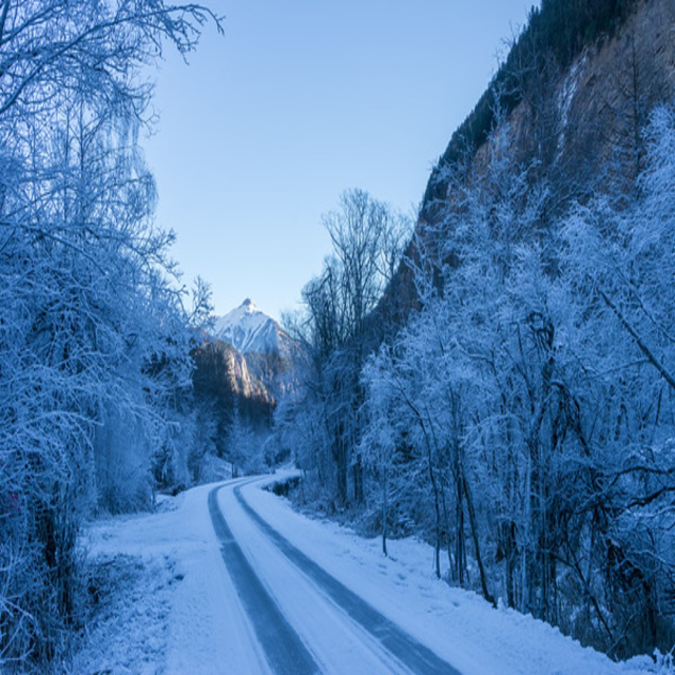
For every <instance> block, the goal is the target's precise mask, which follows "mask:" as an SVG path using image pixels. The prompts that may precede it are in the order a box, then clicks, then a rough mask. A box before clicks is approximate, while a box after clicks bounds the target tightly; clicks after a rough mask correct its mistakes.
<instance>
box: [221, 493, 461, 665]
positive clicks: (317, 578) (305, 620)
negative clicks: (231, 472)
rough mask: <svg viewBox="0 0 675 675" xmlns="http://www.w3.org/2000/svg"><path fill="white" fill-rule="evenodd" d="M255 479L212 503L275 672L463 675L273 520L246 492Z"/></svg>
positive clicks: (228, 559) (228, 560) (245, 604)
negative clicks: (294, 542) (277, 527)
mask: <svg viewBox="0 0 675 675" xmlns="http://www.w3.org/2000/svg"><path fill="white" fill-rule="evenodd" d="M249 483H251V481H249V480H240V481H232V482H230V483H227V484H225V485H222V486H219V487H216V488H213V489H212V490H211V491H210V493H209V495H208V504H209V513H210V516H211V520H212V523H213V527H214V530H215V532H216V536H217V537H218V540H219V543H220V551H221V555H222V559H223V562H224V564H225V566H226V567H227V572H228V574H229V576H230V578H231V580H232V583H233V584H234V586H235V588H236V592H237V595H238V597H239V600H240V602H241V605H242V608H243V610H244V612H245V613H246V615H247V617H248V619H249V621H250V623H251V625H252V627H253V633H254V635H255V638H256V639H257V641H258V643H259V647H261V648H262V651H263V653H264V655H265V661H266V664H264V665H265V666H267V668H268V670H269V672H270V673H276V674H278V675H285V674H289V675H290V674H293V675H304V674H309V673H336V674H337V673H369V674H370V673H372V674H375V673H392V674H396V673H424V674H425V675H426V674H427V673H428V674H439V675H440V674H447V675H458V674H459V671H458V670H456V669H455V668H454V667H453V666H451V665H450V664H449V663H447V662H446V661H444V660H442V659H441V658H440V657H439V656H437V655H436V654H435V653H434V652H433V651H432V650H430V649H429V648H428V647H426V646H425V645H423V644H421V643H420V642H419V641H417V640H416V639H414V638H413V637H411V636H410V635H409V634H408V633H406V632H405V631H404V630H402V629H401V628H400V627H399V626H397V625H396V624H395V623H394V622H393V621H391V620H390V619H388V618H387V617H385V616H383V615H382V614H381V613H379V612H378V611H377V610H375V609H374V608H373V607H372V606H371V605H370V604H368V603H367V602H365V601H364V600H362V599H361V598H360V597H359V596H358V595H357V594H356V593H354V592H353V591H352V590H350V589H349V588H348V587H347V586H346V585H344V584H343V583H342V582H340V581H338V580H337V579H336V578H335V577H334V576H332V575H331V574H329V573H328V572H327V571H326V570H324V569H323V568H322V567H321V566H320V565H319V564H318V563H317V562H316V561H314V560H312V559H311V558H310V557H308V556H307V555H306V554H305V553H304V552H302V551H301V550H300V549H298V548H297V547H296V546H294V545H292V544H291V543H290V542H289V541H288V540H287V539H286V538H284V537H283V536H282V535H281V534H280V533H279V532H278V531H277V530H275V529H274V528H273V527H272V526H271V525H270V524H269V523H268V522H266V521H265V520H264V519H263V518H262V517H261V516H260V515H259V514H258V513H257V512H256V511H255V510H254V509H253V508H252V506H251V505H250V504H249V503H248V502H247V500H246V497H245V494H244V492H243V491H242V488H245V487H246V486H247V485H248V484H249Z"/></svg>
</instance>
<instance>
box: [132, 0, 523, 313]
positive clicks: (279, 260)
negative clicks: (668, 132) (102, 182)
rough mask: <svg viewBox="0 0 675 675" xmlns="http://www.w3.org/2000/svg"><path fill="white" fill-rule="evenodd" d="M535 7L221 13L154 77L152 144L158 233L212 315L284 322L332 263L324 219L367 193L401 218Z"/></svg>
mask: <svg viewBox="0 0 675 675" xmlns="http://www.w3.org/2000/svg"><path fill="white" fill-rule="evenodd" d="M531 4H532V2H527V1H526V0H472V1H471V2H466V0H461V1H460V0H416V1H413V0H407V1H404V0H361V1H360V2H358V1H357V0H339V1H338V0H333V1H330V0H285V1H284V2H281V1H279V0H276V1H275V0H213V1H212V2H211V3H210V6H211V7H212V8H213V9H214V10H215V11H216V12H217V13H218V14H221V15H225V22H224V28H225V35H224V36H218V35H216V32H215V30H213V29H209V30H207V31H206V32H205V34H204V36H203V39H202V43H201V44H200V47H199V49H198V51H197V52H196V53H194V54H192V55H191V56H190V58H189V61H190V63H189V65H188V66H186V65H185V64H184V63H183V62H182V60H181V59H180V58H179V57H178V56H177V55H175V54H172V53H169V52H167V54H166V60H165V62H164V63H163V64H162V66H161V68H160V70H159V72H158V73H157V75H156V83H157V84H156V92H155V101H154V107H155V109H156V110H157V112H158V113H159V116H160V117H159V124H158V126H157V128H156V131H155V133H154V135H152V136H151V137H150V138H148V139H145V141H144V147H145V150H146V157H147V160H148V164H149V166H150V168H151V170H152V171H153V173H154V174H155V178H156V180H157V186H158V190H159V205H158V212H157V217H158V223H159V224H160V225H161V226H162V227H166V228H172V229H174V230H175V232H176V234H177V237H178V241H177V243H176V246H175V247H174V251H173V254H174V257H175V258H176V260H177V261H178V262H179V264H180V267H181V269H182V270H183V272H184V281H185V283H187V284H188V285H189V284H190V283H191V280H192V279H193V278H194V277H195V276H196V275H201V276H202V277H203V278H204V279H206V280H207V281H208V282H209V283H210V284H211V287H212V290H213V300H214V304H215V309H216V313H218V314H224V313H226V312H228V311H229V310H231V309H233V308H234V307H236V306H238V305H239V304H241V302H242V301H243V300H244V298H246V297H249V296H250V297H251V298H252V299H253V300H254V302H255V303H256V304H257V305H258V306H259V307H260V308H261V309H262V310H264V311H265V312H267V313H268V314H271V315H272V316H274V317H276V318H279V316H280V313H281V311H283V310H285V309H294V308H295V307H296V306H297V303H298V301H299V300H300V291H301V289H302V287H303V286H304V284H305V283H306V282H307V281H309V279H310V278H311V277H312V276H313V275H315V274H317V273H318V272H319V271H320V269H321V264H322V261H323V258H324V257H325V256H326V255H327V254H328V253H329V251H330V243H329V240H328V236H327V234H326V233H325V231H324V230H323V228H322V226H321V214H322V213H325V212H327V211H329V210H331V209H333V208H335V207H336V206H337V203H338V199H339V196H340V193H341V192H342V191H344V190H346V189H349V188H354V187H358V188H361V189H364V190H367V191H368V192H370V193H371V194H372V195H373V196H374V197H375V198H377V199H380V200H382V201H386V202H389V203H390V204H391V205H392V206H394V207H396V208H398V209H401V210H403V211H406V212H411V213H412V212H413V211H414V209H416V207H417V205H418V204H419V201H420V199H421V197H422V194H423V192H424V188H425V185H426V181H427V178H428V176H429V173H430V171H431V168H432V166H433V164H434V162H435V161H436V159H437V158H438V156H439V155H440V154H441V153H442V152H443V151H444V149H445V147H446V145H447V143H448V140H449V139H450V136H451V135H452V132H453V131H454V130H455V128H456V127H457V126H458V125H459V124H460V123H461V122H462V120H463V119H464V118H465V117H466V115H467V114H468V113H469V112H470V111H471V109H472V108H473V106H474V104H475V103H476V101H477V99H478V97H479V96H480V94H481V93H482V91H483V90H484V89H485V86H486V85H487V83H488V81H489V79H490V77H491V76H492V75H493V74H494V72H495V70H496V67H497V64H498V56H500V55H501V56H504V55H505V53H506V50H507V48H506V46H505V44H506V41H508V40H509V39H510V38H511V37H512V36H513V35H515V33H516V32H517V30H518V29H519V28H520V27H522V25H523V24H524V22H525V19H526V16H527V12H528V10H529V7H530V6H531Z"/></svg>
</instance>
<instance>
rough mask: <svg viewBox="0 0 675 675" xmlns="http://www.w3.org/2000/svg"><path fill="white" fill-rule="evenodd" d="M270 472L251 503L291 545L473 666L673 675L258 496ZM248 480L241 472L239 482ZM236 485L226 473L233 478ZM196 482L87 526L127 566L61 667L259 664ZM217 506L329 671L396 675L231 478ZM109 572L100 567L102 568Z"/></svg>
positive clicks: (90, 539)
mask: <svg viewBox="0 0 675 675" xmlns="http://www.w3.org/2000/svg"><path fill="white" fill-rule="evenodd" d="M270 480H273V478H270V477H267V478H264V479H261V480H258V481H255V482H253V483H250V484H246V485H245V486H244V487H243V488H242V494H243V496H244V497H245V499H246V500H247V501H248V502H249V504H250V505H251V506H252V507H253V508H254V509H255V510H256V511H258V512H259V514H260V515H261V516H262V517H263V518H264V519H265V520H267V521H268V522H269V523H270V524H271V525H272V526H273V527H274V528H275V529H277V530H278V531H279V532H280V533H281V534H282V535H283V536H284V537H286V538H287V539H288V540H289V541H290V542H291V543H292V544H294V545H295V546H296V547H298V548H299V549H301V550H302V551H303V552H304V553H305V554H307V555H308V556H309V557H311V558H313V559H314V560H315V561H316V562H318V563H319V564H320V565H321V566H322V567H324V569H325V570H327V571H328V572H329V573H330V574H332V575H333V576H334V577H336V578H337V579H338V580H339V581H341V582H342V583H343V584H344V585H346V586H347V587H349V588H350V589H351V590H353V591H354V592H356V593H357V594H358V595H360V596H361V597H362V598H364V599H365V600H366V601H367V602H369V603H370V604H371V605H373V606H374V607H375V608H376V609H377V610H379V611H380V612H381V613H383V614H384V615H385V616H387V617H389V618H390V619H391V620H393V621H394V622H396V623H397V624H399V625H400V626H401V627H402V628H404V629H405V630H406V631H407V632H409V633H410V634H411V635H412V636H413V637H415V638H416V639H417V640H419V641H420V642H422V643H423V644H425V645H427V646H428V647H429V648H430V649H432V650H433V651H435V652H436V653H437V654H438V655H439V656H441V657H442V658H444V659H446V660H447V661H448V662H449V663H450V664H451V665H453V666H454V667H455V668H457V669H458V670H460V671H461V672H463V673H466V674H467V675H470V674H478V673H480V674H481V675H483V674H485V673H513V674H518V675H535V674H536V675H541V674H543V673H559V674H561V675H563V674H567V673H569V674H570V675H572V674H574V675H577V674H579V673H593V674H597V675H605V674H607V675H610V674H613V673H614V674H619V673H621V674H623V675H628V674H631V673H645V672H666V670H665V669H662V670H659V669H658V668H657V667H656V666H654V665H653V664H652V659H651V658H648V657H642V658H637V659H633V660H632V661H631V662H629V663H622V664H615V663H613V662H611V661H610V660H609V659H608V658H607V657H605V656H604V655H602V654H599V653H598V652H595V651H593V650H592V649H584V648H582V647H581V646H580V645H579V644H578V643H577V642H575V641H573V640H571V639H569V638H565V637H564V636H562V635H561V634H560V632H559V631H557V630H556V629H554V628H552V627H551V626H548V625H546V624H544V623H542V622H540V621H536V620H534V619H533V618H531V617H528V616H523V615H520V614H518V613H516V612H514V611H511V610H494V609H492V607H491V606H489V605H488V604H487V603H486V602H485V601H483V600H482V599H481V598H480V597H479V596H477V595H475V594H473V593H468V592H465V591H461V590H459V589H455V588H451V587H450V586H448V585H447V584H446V583H445V582H443V581H438V580H437V579H436V578H435V577H434V573H433V563H432V561H433V554H432V550H431V549H430V547H429V546H427V545H426V544H424V543H421V542H419V541H417V540H414V539H406V540H402V541H391V542H389V548H390V557H389V558H385V557H384V556H383V555H382V553H381V549H380V541H379V539H373V540H366V539H363V538H360V537H358V536H356V535H355V534H354V533H352V532H351V531H349V530H348V529H345V528H342V527H340V526H338V525H336V524H334V523H331V522H323V521H317V520H311V519H308V518H307V517H305V516H303V515H301V514H298V513H296V512H295V511H293V509H292V508H291V507H290V506H289V504H288V502H287V501H286V500H284V499H281V498H279V497H276V496H275V495H273V494H272V493H269V492H266V491H263V490H262V489H261V486H262V485H263V484H264V483H265V482H269V481H270ZM244 482H245V481H244ZM235 484H242V481H241V480H239V481H230V482H228V483H227V485H228V486H233V485H235ZM212 487H213V486H212V485H211V486H202V487H199V488H195V489H193V490H190V491H188V492H187V493H184V494H183V495H179V496H178V497H176V498H169V499H167V500H166V501H165V503H164V504H163V506H164V509H163V511H162V512H160V513H156V514H146V515H138V516H133V517H129V516H127V517H117V518H110V519H106V520H102V521H98V522H94V523H92V524H90V526H89V527H88V528H87V530H86V532H85V533H84V537H83V540H84V542H85V543H86V546H87V550H88V556H89V558H90V560H92V561H98V562H99V563H100V562H103V561H108V562H109V563H110V565H109V567H113V568H114V569H111V570H109V571H110V573H111V576H113V577H114V576H115V575H116V574H120V572H121V571H123V572H124V578H123V579H121V580H120V582H119V583H118V585H117V587H116V589H115V592H114V593H113V594H112V595H111V596H109V597H108V598H107V599H103V600H102V601H101V603H102V605H103V609H102V610H101V611H100V612H99V616H98V619H97V620H96V622H95V623H94V624H93V625H91V626H89V630H88V635H87V636H86V639H85V641H84V643H83V645H82V649H81V650H80V652H79V653H78V654H77V656H76V657H75V658H74V660H73V662H72V663H71V664H68V665H67V667H65V671H66V672H72V673H84V672H86V673H91V672H97V671H105V670H106V669H107V670H108V671H109V672H110V673H111V674H113V675H116V674H118V673H119V674H122V673H160V672H161V673H167V674H173V673H176V674H178V673H195V674H200V673H247V674H248V673H252V674H254V673H265V672H268V668H267V665H266V661H265V657H264V653H263V651H262V649H261V647H260V646H259V645H258V643H257V640H256V637H255V634H254V631H253V628H252V625H251V623H250V621H249V619H248V617H247V616H246V614H245V612H244V610H243V608H242V606H241V603H240V601H239V598H238V596H237V592H236V589H235V588H234V586H233V583H232V581H231V579H230V577H229V575H228V573H227V571H226V568H225V565H224V563H223V560H222V557H221V554H220V544H219V542H218V540H217V538H216V535H215V533H214V530H213V527H212V525H211V521H210V516H209V512H208V507H207V495H208V493H209V491H210V490H211V489H212ZM219 504H220V506H221V509H222V510H223V513H224V514H225V517H226V519H227V521H228V524H229V525H230V528H231V529H232V532H233V533H234V536H235V538H236V539H237V541H238V542H239V544H240V546H241V547H242V549H243V550H244V552H245V553H246V555H247V556H248V557H249V559H251V560H252V562H253V566H254V569H255V570H256V572H257V573H258V575H259V577H260V578H261V580H262V581H263V584H264V585H265V586H266V587H267V588H268V590H269V592H270V594H271V595H272V597H273V598H274V599H275V600H276V602H277V604H278V605H279V607H280V608H281V610H282V612H283V613H284V614H285V616H286V618H287V619H288V621H289V622H290V623H291V625H292V626H293V627H294V629H295V630H296V631H297V633H298V634H299V635H300V637H301V638H302V640H303V641H304V642H305V643H306V644H307V645H308V646H309V648H310V650H311V651H312V653H313V655H314V656H315V658H316V661H317V662H318V663H319V664H320V666H321V668H322V670H323V671H324V672H327V673H330V672H335V673H339V672H350V673H356V672H369V673H376V672H381V673H391V672H398V671H399V666H400V664H398V663H397V662H396V661H395V660H394V659H391V658H390V657H389V655H388V654H387V653H386V652H384V650H383V649H382V648H381V646H380V645H379V644H378V643H377V642H376V641H375V640H374V638H372V637H371V636H370V635H368V634H367V633H366V632H365V631H364V630H363V629H361V628H360V627H359V626H357V625H355V624H354V623H353V622H352V621H351V620H350V619H349V618H348V616H347V615H346V614H345V613H344V612H343V611H342V610H340V609H339V608H337V607H336V606H335V605H334V603H333V602H332V601H331V600H330V599H329V598H328V597H326V596H325V594H322V593H321V591H317V588H316V586H315V585H314V584H313V583H312V582H311V581H309V580H308V579H307V578H306V577H305V576H304V575H303V574H302V573H300V572H299V571H298V570H297V569H295V568H294V567H293V565H292V564H291V563H290V562H289V561H288V560H287V559H286V558H284V556H283V555H282V554H281V553H280V552H279V551H278V550H277V549H276V547H275V546H274V545H273V544H271V543H270V542H269V541H268V540H267V539H266V537H265V536H264V535H263V534H262V533H261V532H260V530H259V529H258V528H257V527H256V526H255V525H254V524H253V523H252V522H251V520H250V518H249V517H248V516H247V515H246V513H245V512H244V511H243V510H242V508H241V507H240V505H239V504H238V503H237V501H236V499H235V498H234V494H233V492H232V487H227V488H225V489H223V490H221V492H220V493H219ZM104 569H105V567H104Z"/></svg>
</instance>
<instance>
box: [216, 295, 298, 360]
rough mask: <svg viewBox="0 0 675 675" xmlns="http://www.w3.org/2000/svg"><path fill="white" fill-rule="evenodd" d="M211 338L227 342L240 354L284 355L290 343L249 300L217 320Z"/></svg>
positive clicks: (275, 324)
mask: <svg viewBox="0 0 675 675" xmlns="http://www.w3.org/2000/svg"><path fill="white" fill-rule="evenodd" d="M213 337H215V338H217V339H218V340H223V341H224V342H228V343H229V344H231V345H232V346H233V347H234V348H235V349H237V350H238V351H239V352H241V353H242V354H250V353H252V352H255V353H258V354H273V353H275V352H277V353H279V354H281V355H285V354H286V353H287V352H288V349H289V345H290V343H291V338H290V336H289V335H288V334H287V333H286V331H284V329H283V328H282V327H281V326H280V325H279V324H278V323H277V322H276V321H275V320H274V319H273V318H272V317H270V316H267V314H265V313H264V312H262V311H260V310H259V309H258V308H257V307H256V305H255V304H254V303H253V301H252V300H251V299H250V298H246V300H244V302H243V303H242V304H241V305H240V306H239V307H237V308H236V309H233V310H232V311H231V312H228V313H227V314H225V315H224V316H221V317H216V321H215V323H214V327H213Z"/></svg>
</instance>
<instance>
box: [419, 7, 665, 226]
mask: <svg viewBox="0 0 675 675" xmlns="http://www.w3.org/2000/svg"><path fill="white" fill-rule="evenodd" d="M576 4H579V3H572V2H563V1H562V0H549V1H548V2H547V1H546V0H545V1H544V2H543V3H542V7H541V10H539V11H537V12H533V13H532V14H531V15H530V22H529V24H528V26H527V27H526V29H525V30H524V31H523V33H522V34H521V36H520V38H519V39H518V40H517V42H516V43H515V44H514V46H513V48H512V50H511V53H510V54H509V56H508V57H507V59H506V61H505V63H504V64H503V65H502V67H501V68H500V69H499V71H498V73H497V75H496V76H495V78H494V80H493V81H492V82H491V83H490V86H489V87H488V89H487V90H486V92H485V94H484V95H483V96H482V98H481V99H480V101H479V103H478V104H477V106H476V108H475V109H474V111H473V112H472V113H471V115H470V116H469V117H468V118H467V120H466V121H465V122H464V123H463V124H462V126H461V127H460V128H459V129H458V130H457V131H456V132H455V133H454V134H453V136H452V139H451V141H450V143H449V145H448V148H447V149H446V151H445V153H444V154H443V155H442V156H441V158H440V159H439V162H438V164H437V166H436V167H435V168H434V170H433V172H432V174H431V177H430V179H429V182H428V185H427V190H426V194H425V199H424V203H423V208H422V214H421V215H422V220H423V221H428V222H431V221H433V220H434V219H435V217H436V215H437V214H438V212H439V209H442V207H443V204H444V203H446V202H447V201H448V199H452V195H451V194H449V192H448V190H449V180H448V174H449V173H452V171H453V170H454V168H455V167H456V166H457V165H462V166H463V167H465V169H466V170H467V174H468V175H469V177H473V178H475V177H477V176H479V175H480V172H481V170H482V169H483V168H484V167H485V166H486V164H487V160H488V156H489V153H490V143H489V141H488V139H489V136H490V133H491V132H494V130H495V129H500V128H504V127H505V126H508V127H509V128H510V131H511V134H512V143H513V146H514V148H515V152H516V155H517V158H518V159H519V160H520V161H521V162H536V163H537V171H538V177H541V176H546V177H547V178H548V179H549V180H551V181H552V183H553V187H554V189H555V190H557V191H558V192H559V193H560V194H561V197H567V196H571V195H573V196H581V195H583V194H584V193H588V191H589V190H590V189H595V188H597V187H598V186H601V187H602V189H604V190H611V189H623V188H624V187H625V185H626V184H630V182H631V181H633V180H634V179H635V177H636V175H637V173H638V172H639V170H640V168H641V161H642V157H643V154H644V141H643V138H642V136H641V134H642V129H643V127H644V125H645V123H646V121H647V119H648V116H649V113H650V111H651V110H652V109H653V108H654V107H655V106H656V105H657V104H659V103H662V102H664V101H666V100H670V99H671V98H672V96H673V92H675V39H674V36H675V32H674V31H675V3H674V2H673V1H672V0H641V1H631V2H618V1H616V0H615V1H613V2H610V1H607V0H595V1H594V2H588V3H580V5H581V6H580V8H576ZM565 35H567V38H566V39H563V38H564V36H565ZM559 201H563V200H562V199H560V200H559Z"/></svg>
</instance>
